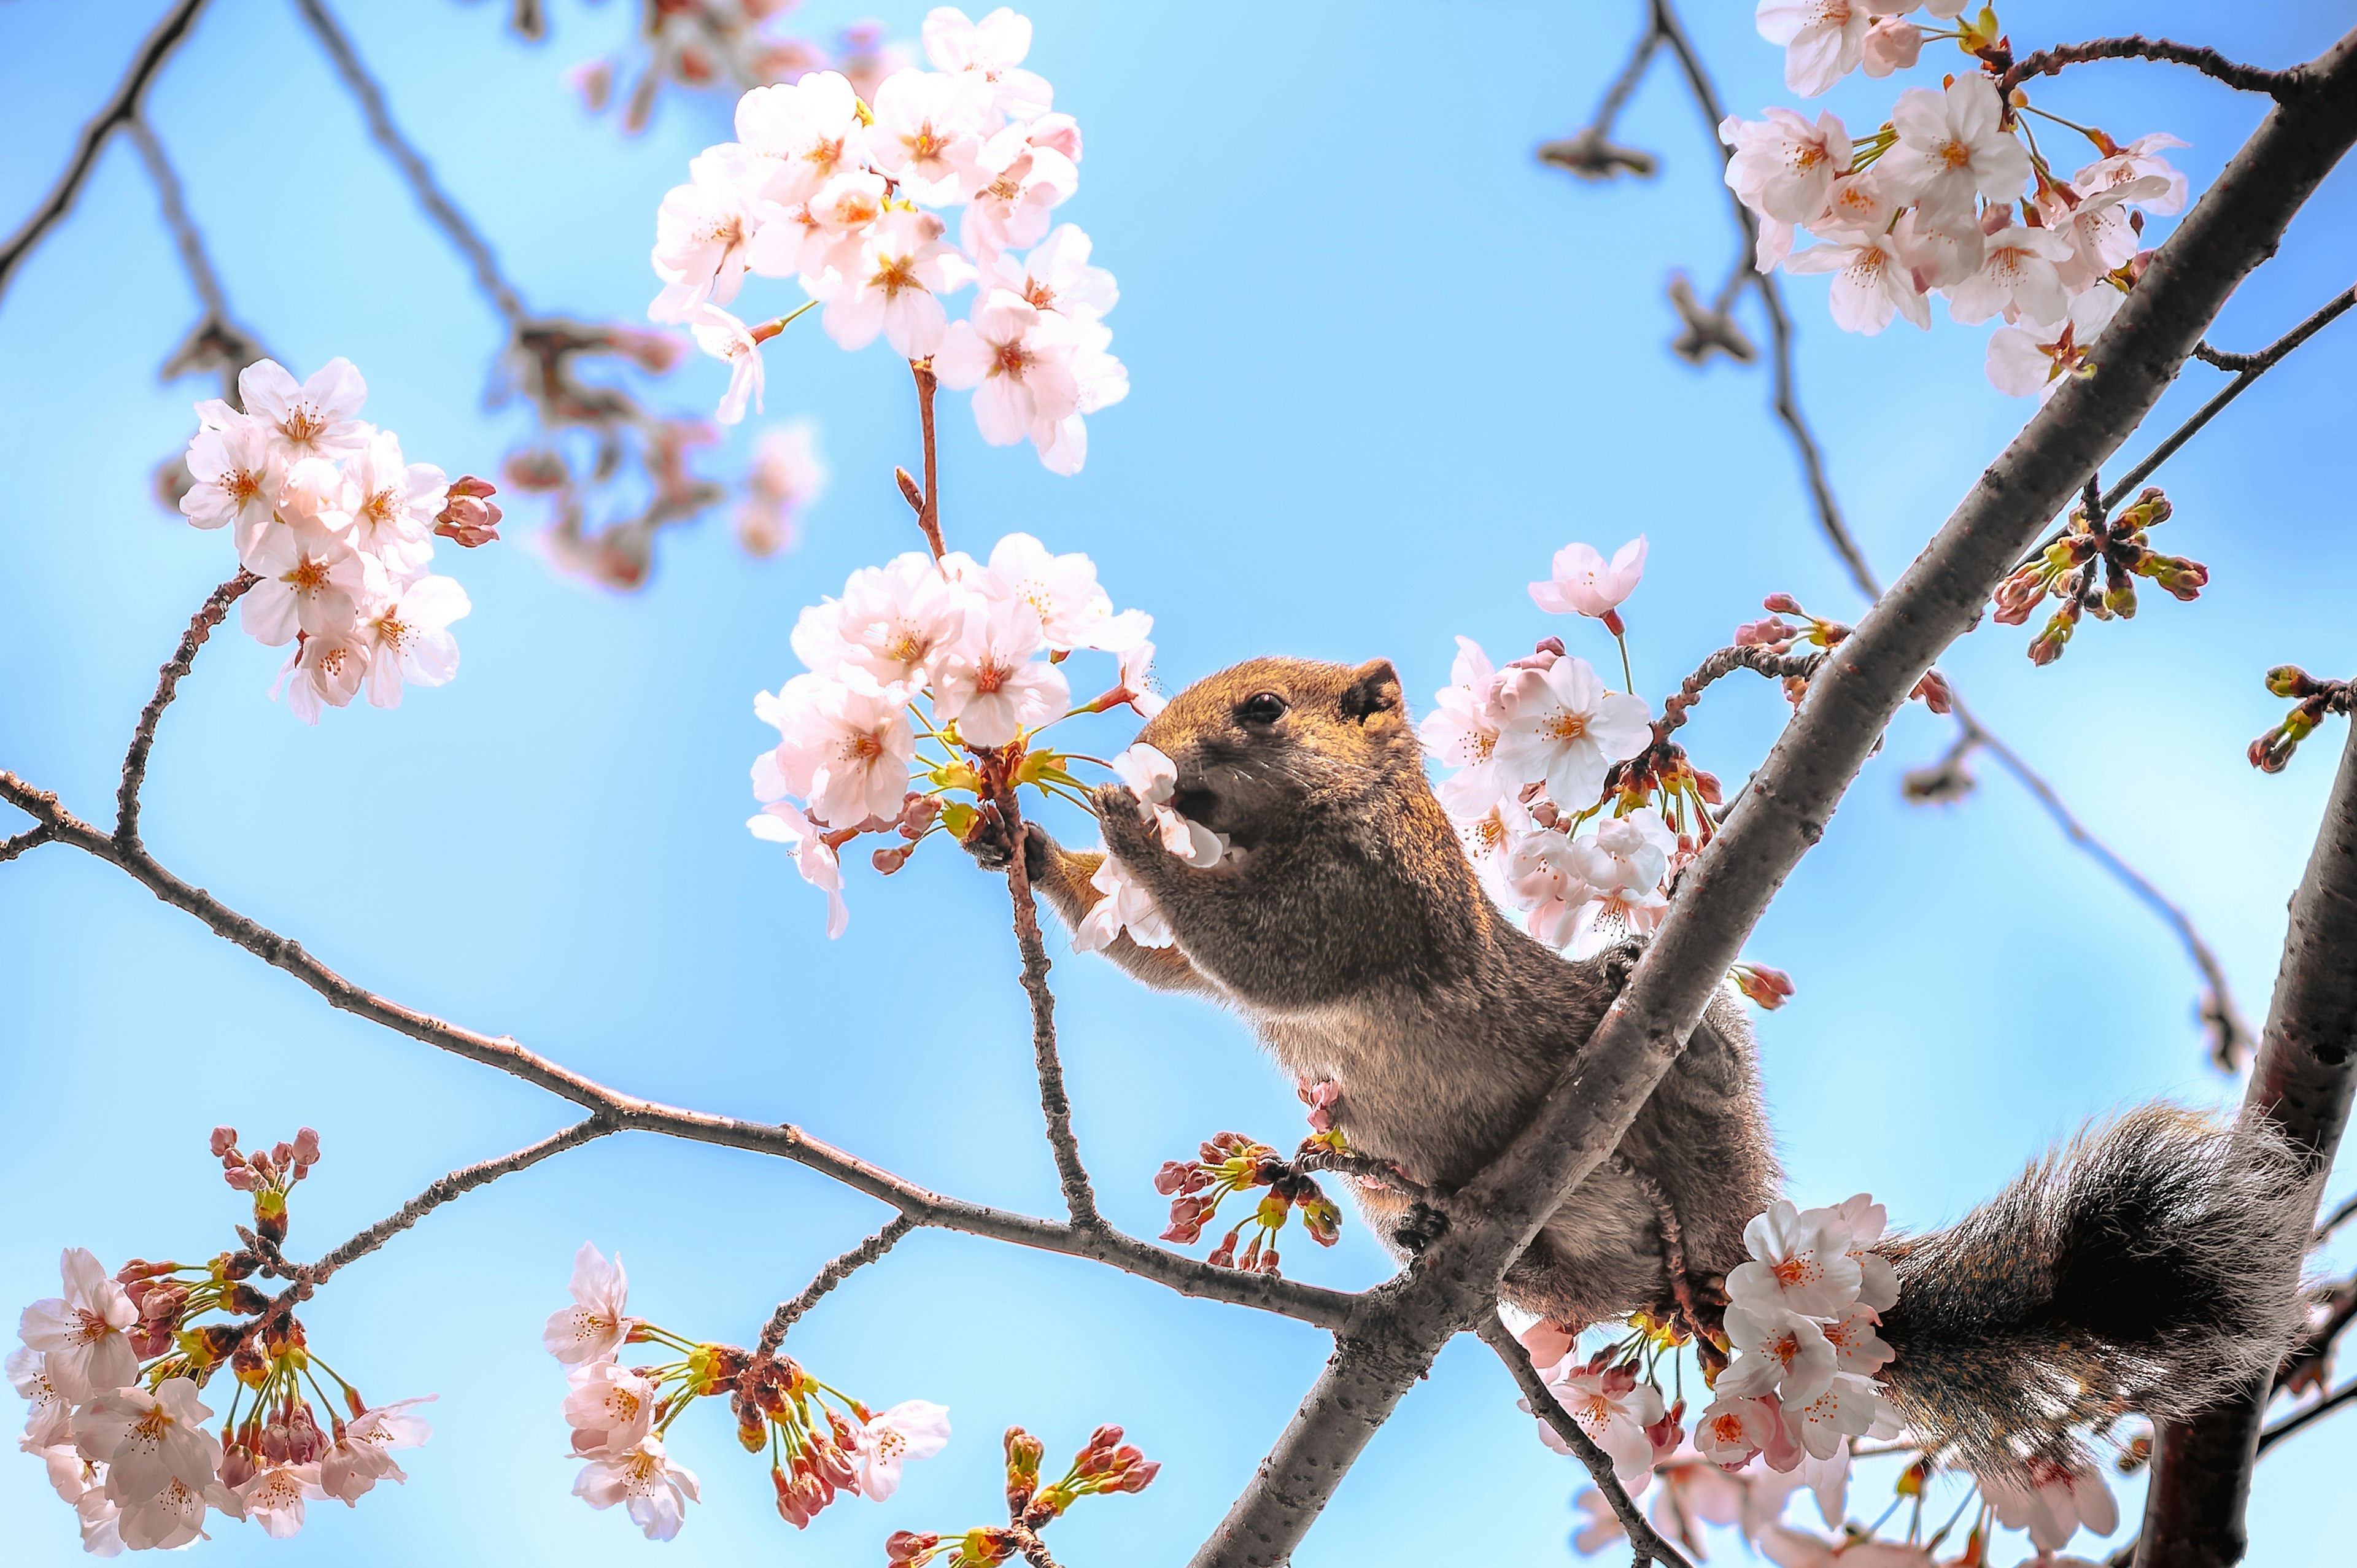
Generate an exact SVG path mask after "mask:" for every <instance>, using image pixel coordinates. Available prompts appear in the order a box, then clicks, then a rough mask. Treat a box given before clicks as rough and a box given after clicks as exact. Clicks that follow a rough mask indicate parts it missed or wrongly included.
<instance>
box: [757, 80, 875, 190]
mask: <svg viewBox="0 0 2357 1568" xmlns="http://www.w3.org/2000/svg"><path fill="white" fill-rule="evenodd" d="M737 143H738V144H739V145H741V146H743V148H744V149H745V153H746V155H747V158H748V164H747V167H746V174H747V177H748V179H749V180H750V182H751V188H752V190H753V192H754V194H755V195H757V196H758V197H759V199H762V200H764V201H771V202H778V203H780V204H783V205H785V206H789V207H791V206H794V205H797V204H799V203H802V202H806V201H808V200H809V199H811V198H812V197H813V196H815V195H817V194H818V190H819V188H820V187H821V186H823V185H824V184H825V183H826V182H827V181H828V180H830V179H832V178H834V177H835V176H836V175H837V174H839V173H841V172H843V171H844V170H845V169H856V168H857V167H859V166H860V165H861V164H862V162H863V161H864V160H865V159H866V134H865V132H864V131H863V129H862V128H861V126H860V124H859V98H858V94H856V93H855V92H854V91H852V89H851V83H850V82H849V81H846V80H845V78H844V76H843V74H842V73H841V72H840V71H833V70H814V71H812V72H811V73H810V74H809V75H807V76H805V77H803V78H802V80H800V81H792V82H787V83H783V84H781V85H779V86H775V87H757V88H755V89H753V91H750V92H748V93H747V94H745V96H744V97H742V98H740V99H738V100H737Z"/></svg>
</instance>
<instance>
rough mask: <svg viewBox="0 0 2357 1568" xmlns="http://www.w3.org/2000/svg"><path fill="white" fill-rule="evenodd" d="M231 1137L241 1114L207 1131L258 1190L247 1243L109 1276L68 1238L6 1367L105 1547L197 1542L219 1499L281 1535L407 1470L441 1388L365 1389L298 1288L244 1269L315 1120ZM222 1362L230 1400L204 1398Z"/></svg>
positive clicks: (50, 1461)
mask: <svg viewBox="0 0 2357 1568" xmlns="http://www.w3.org/2000/svg"><path fill="white" fill-rule="evenodd" d="M237 1141H238V1140H237V1133H236V1131H235V1130H234V1129H233V1128H228V1127H221V1128H216V1129H215V1130H214V1132H213V1135H212V1147H213V1153H214V1154H215V1155H219V1156H221V1161H222V1165H223V1167H224V1170H223V1175H224V1178H225V1179H226V1180H227V1181H228V1183H229V1185H230V1186H231V1187H235V1188H237V1189H238V1190H240V1191H242V1192H247V1193H251V1194H252V1195H253V1212H254V1221H255V1230H256V1232H257V1235H256V1236H255V1238H254V1239H253V1240H252V1241H251V1242H250V1243H249V1244H248V1245H246V1246H244V1247H242V1248H240V1249H239V1250H238V1251H231V1252H223V1253H221V1254H220V1255H218V1256H216V1257H214V1258H213V1259H211V1260H210V1262H205V1263H199V1264H191V1263H177V1262H146V1261H145V1260H142V1259H137V1258H135V1259H133V1260H132V1261H131V1262H127V1263H125V1264H124V1266H123V1267H122V1268H121V1269H120V1270H118V1271H116V1272H115V1273H113V1274H112V1275H110V1274H108V1273H107V1272H106V1269H105V1267H104V1265H102V1264H101V1263H100V1262H99V1261H98V1260H97V1259H96V1258H95V1257H93V1256H91V1253H90V1252H89V1251H87V1250H85V1249H83V1248H81V1247H71V1248H68V1249H67V1250H66V1251H65V1252H64V1254H63V1255H62V1256H61V1257H60V1259H59V1273H60V1274H61V1275H62V1276H63V1284H64V1291H63V1294H59V1295H56V1296H52V1297H49V1298H48V1299H47V1300H43V1301H37V1302H35V1303H33V1305H30V1306H28V1307H27V1308H26V1309H25V1311H24V1315H23V1316H22V1317H21V1319H20V1320H19V1321H18V1324H17V1330H16V1332H17V1337H18V1339H19V1340H20V1341H21V1342H22V1343H21V1344H20V1345H19V1347H18V1348H16V1350H14V1351H12V1352H11V1353H10V1354H9V1357H8V1362H7V1367H8V1380H9V1382H10V1383H11V1384H12V1385H14V1387H15V1388H16V1391H17V1393H19V1394H20V1395H22V1396H23V1397H24V1398H25V1399H26V1400H27V1401H28V1402H30V1404H31V1410H30V1412H29V1413H28V1415H27V1420H26V1423H25V1433H24V1435H23V1437H22V1438H21V1439H20V1440H19V1443H18V1446H19V1447H21V1448H22V1449H23V1450H24V1451H25V1452H26V1453H27V1454H31V1455H35V1456H36V1457H38V1458H39V1459H40V1460H41V1461H42V1463H43V1464H44V1466H46V1467H47V1468H48V1478H49V1484H50V1485H51V1486H52V1487H55V1488H56V1489H57V1493H58V1496H59V1498H62V1499H63V1500H64V1501H65V1502H66V1503H67V1504H69V1505H70V1506H71V1507H72V1509H74V1512H75V1514H76V1515H77V1516H78V1519H79V1522H80V1525H81V1540H82V1545H83V1547H84V1549H85V1550H87V1551H89V1552H92V1553H93V1554H95V1555H98V1556H102V1557H103V1556H113V1554H115V1553H117V1552H122V1551H123V1550H124V1549H125V1548H130V1549H132V1550H134V1551H139V1550H145V1549H148V1548H156V1547H161V1548H172V1547H181V1546H187V1545H188V1544H190V1543H192V1542H194V1541H197V1540H198V1539H199V1538H200V1537H202V1536H203V1535H204V1533H205V1529H204V1527H205V1522H206V1520H207V1518H208V1517H209V1515H210V1514H211V1513H213V1512H216V1511H218V1512H220V1513H221V1514H224V1515H226V1516H228V1517H229V1518H231V1519H233V1520H246V1521H248V1522H250V1523H253V1524H256V1525H259V1526H260V1527H261V1528H262V1530H264V1533H266V1534H269V1535H271V1536H274V1537H276V1538H279V1539H284V1538H285V1537H287V1536H290V1535H293V1534H295V1533H296V1531H297V1530H301V1529H302V1527H303V1521H304V1512H305V1505H306V1504H307V1502H313V1501H317V1500H320V1499H323V1498H336V1499H338V1500H339V1501H341V1502H343V1503H345V1504H347V1505H352V1504H356V1503H358V1501H359V1500H360V1498H361V1497H362V1496H364V1495H365V1494H366V1493H367V1492H368V1491H369V1490H370V1489H371V1488H372V1487H374V1486H375V1485H376V1484H377V1483H378V1482H379V1481H382V1480H393V1481H404V1480H406V1479H408V1477H407V1476H406V1475H404V1473H403V1471H402V1468H401V1466H400V1464H399V1463H398V1462H397V1461H396V1460H395V1459H394V1458H393V1454H394V1452H395V1451H397V1450H400V1449H404V1448H414V1447H416V1446H417V1445H418V1444H422V1443H424V1442H425V1439H426V1438H427V1436H428V1435H429V1434H430V1428H428V1427H427V1425H426V1423H425V1422H424V1421H423V1420H421V1419H420V1418H419V1417H418V1416H417V1415H416V1414H415V1413H414V1407H415V1406H416V1405H419V1404H422V1403H424V1402H426V1401H427V1400H431V1399H432V1398H433V1397H434V1396H432V1395H430V1394H428V1395H426V1396H425V1398H424V1399H407V1400H399V1401H395V1402H393V1403H392V1404H388V1405H371V1404H369V1403H368V1402H367V1401H365V1400H364V1399H362V1398H361V1394H360V1391H359V1390H357V1389H355V1388H354V1387H353V1386H352V1385H351V1384H350V1383H349V1382H347V1381H345V1380H344V1379H343V1378H342V1376H341V1375H339V1373H337V1372H336V1371H335V1370H334V1369H332V1368H330V1367H329V1366H328V1364H327V1363H326V1362H325V1361H324V1360H322V1359H320V1358H319V1357H318V1355H317V1353H316V1352H315V1351H313V1350H312V1349H311V1348H310V1347H309V1343H308V1337H307V1334H306V1333H305V1330H304V1326H303V1324H302V1321H301V1320H300V1319H299V1318H297V1317H296V1316H295V1314H294V1312H293V1310H292V1306H293V1296H292V1292H291V1291H290V1292H287V1293H282V1294H280V1295H278V1296H271V1295H268V1294H264V1292H263V1291H261V1290H259V1289H257V1288H256V1287H255V1286H254V1285H253V1284H252V1283H249V1282H250V1281H251V1279H252V1278H253V1275H254V1274H255V1273H258V1272H261V1271H263V1270H264V1268H265V1267H273V1266H275V1264H276V1262H277V1254H276V1243H277V1242H278V1241H279V1240H284V1239H285V1234H286V1194H287V1192H288V1191H289V1190H290V1189H291V1188H292V1187H293V1186H294V1184H295V1183H296V1181H299V1180H300V1179H302V1176H304V1175H305V1174H306V1173H307V1172H308V1171H309V1169H310V1167H311V1166H312V1165H314V1164H315V1163H316V1162H317V1159H318V1157H319V1142H318V1134H317V1133H314V1132H312V1131H311V1130H310V1129H309V1128H305V1129H304V1130H303V1131H302V1132H300V1133H297V1134H296V1136H295V1138H294V1140H293V1141H292V1142H289V1143H280V1144H276V1145H275V1146H274V1147H273V1148H270V1149H267V1150H264V1149H259V1148H257V1149H255V1150H253V1151H251V1152H241V1151H240V1150H239V1149H238V1147H237ZM281 1272H283V1271H281ZM224 1368H226V1369H228V1371H229V1373H230V1383H231V1389H230V1397H229V1403H228V1408H227V1410H226V1412H219V1411H217V1410H216V1409H215V1407H214V1406H212V1405H209V1404H207V1403H205V1402H204V1400H203V1398H202V1396H203V1394H204V1392H205V1390H206V1386H207V1385H208V1384H209V1383H210V1381H211V1380H212V1379H213V1378H214V1376H215V1375H216V1374H217V1373H219V1372H221V1370H222V1369H224ZM330 1385H332V1386H333V1387H334V1389H335V1391H336V1392H335V1394H330V1393H329V1392H328V1388H329V1386H330ZM312 1393H317V1394H318V1395H319V1397H320V1400H321V1402H323V1403H324V1405H325V1407H326V1410H327V1412H328V1420H327V1423H325V1424H324V1425H322V1423H321V1422H320V1420H319V1413H318V1411H317V1409H316V1408H315V1407H314V1406H313V1404H312V1402H311V1400H310V1394H312ZM337 1396H340V1398H339V1397H337ZM217 1413H219V1414H221V1417H222V1419H221V1429H220V1434H219V1435H218V1436H216V1435H215V1434H213V1432H212V1431H210V1430H209V1429H208V1423H210V1422H211V1420H212V1419H213V1417H214V1416H215V1415H216V1414H217Z"/></svg>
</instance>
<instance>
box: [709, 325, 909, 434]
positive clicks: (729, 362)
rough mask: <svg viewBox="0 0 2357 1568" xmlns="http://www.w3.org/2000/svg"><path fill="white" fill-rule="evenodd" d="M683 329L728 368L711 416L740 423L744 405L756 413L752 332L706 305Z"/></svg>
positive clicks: (758, 381) (757, 378) (757, 379)
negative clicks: (724, 388) (717, 404)
mask: <svg viewBox="0 0 2357 1568" xmlns="http://www.w3.org/2000/svg"><path fill="white" fill-rule="evenodd" d="M687 329H688V331H690V332H691V333H693V334H694V337H695V346H696V347H697V348H699V349H703V350H704V351H705V353H707V354H709V355H711V356H712V357H713V358H714V359H716V360H720V361H721V362H722V363H723V364H725V365H726V366H727V367H728V390H727V391H726V392H723V393H722V394H721V397H720V407H719V410H718V412H717V413H716V414H715V415H714V417H716V419H718V420H719V421H720V423H721V424H742V423H743V422H744V419H745V405H746V403H748V402H750V403H752V405H753V412H754V413H759V412H760V411H761V390H762V383H763V381H764V380H765V378H764V375H763V373H762V367H761V345H760V344H759V342H757V341H755V339H754V337H753V334H752V332H751V331H750V330H748V328H746V326H745V324H744V323H743V322H741V321H739V320H737V318H736V317H733V316H731V315H729V314H728V313H727V312H726V311H725V310H723V309H721V308H720V307H719V306H716V305H709V304H706V305H699V306H696V307H695V309H694V313H693V314H692V315H690V316H689V317H688V328H687ZM869 336H870V337H871V338H872V337H873V336H874V334H873V333H870V334H869Z"/></svg>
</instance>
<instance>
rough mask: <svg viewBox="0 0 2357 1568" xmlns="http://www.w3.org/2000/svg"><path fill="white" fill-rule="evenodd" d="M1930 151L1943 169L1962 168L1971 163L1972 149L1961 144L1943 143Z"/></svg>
mask: <svg viewBox="0 0 2357 1568" xmlns="http://www.w3.org/2000/svg"><path fill="white" fill-rule="evenodd" d="M1932 151H1933V153H1934V155H1935V156H1938V158H1939V160H1940V163H1941V166H1943V167H1945V168H1952V169H1954V168H1962V167H1964V166H1965V165H1966V164H1968V163H1970V162H1972V161H1973V150H1972V148H1970V147H1968V146H1966V145H1964V143H1962V142H1943V143H1941V144H1940V145H1938V146H1937V147H1935V148H1933V149H1932Z"/></svg>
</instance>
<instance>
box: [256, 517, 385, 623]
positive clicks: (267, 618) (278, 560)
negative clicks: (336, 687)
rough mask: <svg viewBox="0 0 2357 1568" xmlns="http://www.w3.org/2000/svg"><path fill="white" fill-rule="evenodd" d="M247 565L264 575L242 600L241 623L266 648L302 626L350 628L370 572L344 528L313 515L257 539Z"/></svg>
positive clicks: (259, 575)
mask: <svg viewBox="0 0 2357 1568" xmlns="http://www.w3.org/2000/svg"><path fill="white" fill-rule="evenodd" d="M246 568H247V570H249V571H251V572H253V574H254V575H256V576H258V577H260V578H261V579H262V581H261V582H259V583H256V584H255V585H253V588H252V589H251V590H250V591H249V592H248V593H247V594H246V596H245V597H244V598H243V599H242V600H241V601H240V602H239V605H238V612H237V613H238V624H239V625H240V626H242V627H243V628H245V630H246V631H247V632H248V633H249V634H250V635H252V636H253V638H254V639H255V640H257V641H259V642H260V643H262V644H263V646H264V647H266V648H278V647H282V646H284V645H285V643H286V642H288V641H289V640H291V639H293V638H294V636H295V634H296V632H297V631H301V632H303V633H305V634H306V635H307V636H311V637H318V636H322V635H324V634H327V633H329V632H343V631H350V629H351V626H352V621H353V618H354V617H355V616H357V615H358V613H359V610H360V597H361V593H362V592H363V591H364V588H365V586H366V576H365V573H364V570H363V568H362V565H361V555H360V553H359V552H358V551H356V550H354V549H353V548H352V545H351V542H350V540H349V539H347V538H346V537H344V536H343V535H342V534H340V533H334V532H329V531H328V529H327V528H326V527H324V526H322V525H321V524H320V523H319V522H317V521H313V520H311V519H309V518H304V517H296V518H293V519H291V520H288V521H287V522H286V523H285V526H284V527H276V528H272V529H270V530H268V531H267V532H264V534H263V535H262V537H261V539H260V540H259V541H258V542H256V544H255V547H254V551H253V556H252V557H251V558H250V559H249V560H247V562H246Z"/></svg>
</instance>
